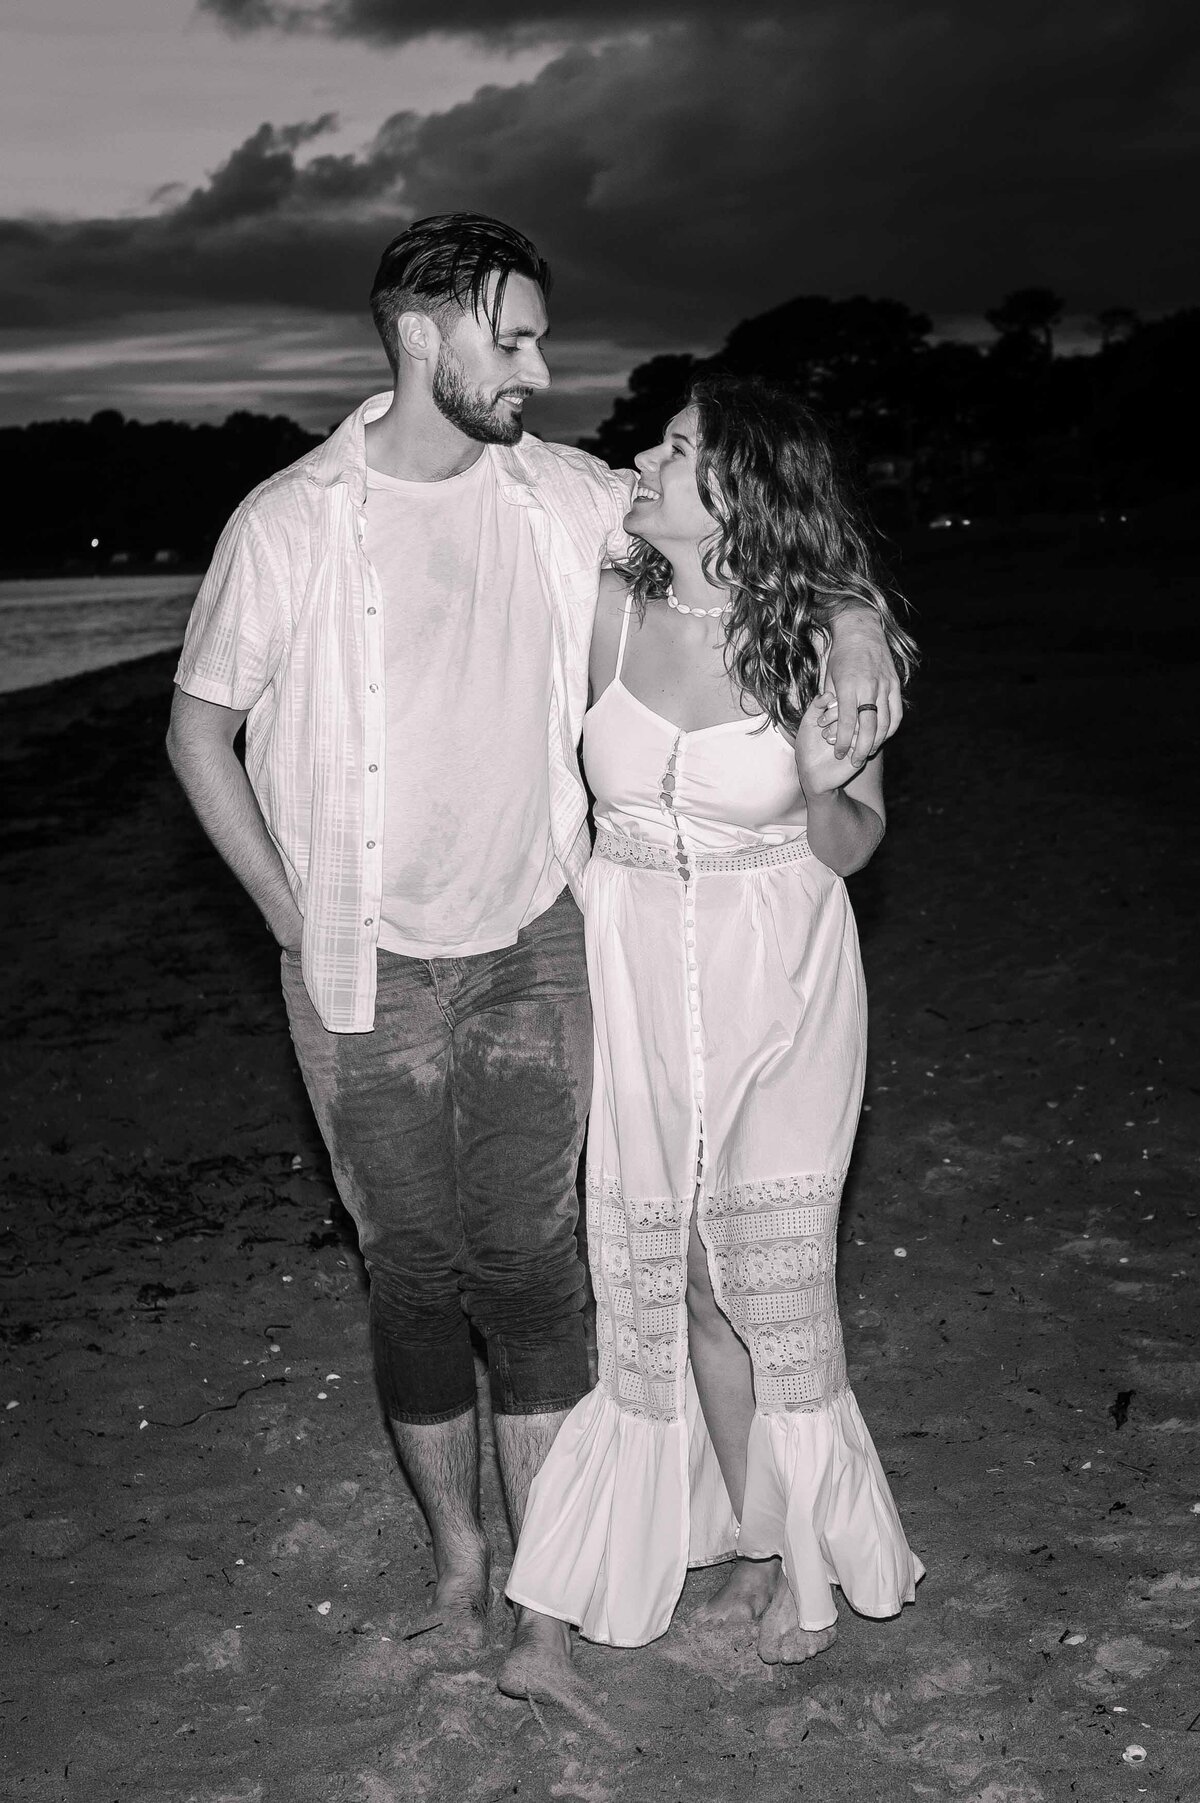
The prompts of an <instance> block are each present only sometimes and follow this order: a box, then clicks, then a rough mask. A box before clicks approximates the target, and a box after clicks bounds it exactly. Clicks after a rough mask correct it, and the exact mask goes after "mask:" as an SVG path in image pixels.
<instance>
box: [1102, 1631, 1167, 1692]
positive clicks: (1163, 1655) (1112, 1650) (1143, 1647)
mask: <svg viewBox="0 0 1200 1803" xmlns="http://www.w3.org/2000/svg"><path fill="white" fill-rule="evenodd" d="M1170 1657H1171V1655H1170V1653H1169V1652H1168V1651H1167V1649H1166V1647H1161V1646H1147V1644H1146V1642H1145V1641H1144V1640H1139V1639H1138V1637H1137V1635H1136V1634H1127V1635H1125V1636H1124V1637H1123V1638H1122V1639H1120V1640H1105V1641H1103V1642H1102V1643H1101V1645H1100V1646H1098V1647H1097V1648H1096V1663H1095V1665H1093V1666H1092V1668H1091V1670H1090V1671H1089V1672H1086V1673H1085V1674H1084V1676H1083V1679H1082V1682H1083V1683H1084V1684H1086V1685H1087V1686H1088V1688H1089V1690H1109V1689H1111V1687H1112V1683H1113V1680H1114V1678H1116V1679H1119V1678H1145V1677H1148V1676H1149V1675H1150V1673H1151V1672H1153V1671H1157V1670H1158V1668H1159V1666H1160V1665H1165V1664H1166V1663H1167V1661H1168V1660H1169V1659H1170Z"/></svg>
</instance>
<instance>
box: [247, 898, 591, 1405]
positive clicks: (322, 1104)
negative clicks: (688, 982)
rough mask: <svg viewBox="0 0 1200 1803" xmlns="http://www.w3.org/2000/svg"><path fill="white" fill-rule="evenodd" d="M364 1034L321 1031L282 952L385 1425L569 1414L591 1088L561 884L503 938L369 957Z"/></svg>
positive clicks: (570, 919)
mask: <svg viewBox="0 0 1200 1803" xmlns="http://www.w3.org/2000/svg"><path fill="white" fill-rule="evenodd" d="M377 957H378V993H377V997H376V1002H375V1024H374V1027H373V1028H372V1029H371V1031H370V1032H369V1033H330V1032H328V1031H327V1030H326V1029H325V1028H324V1027H323V1026H322V1024H321V1020H320V1017H319V1016H318V1014H317V1012H316V1010H315V1008H314V1007H313V1005H312V1002H311V1001H310V1000H309V997H308V992H307V990H306V989H305V987H304V980H303V977H302V976H301V972H300V960H299V957H298V956H297V955H296V954H294V953H289V952H285V953H284V954H283V960H282V970H283V991H284V998H285V1000H286V1003H287V1010H288V1020H289V1023H290V1026H291V1031H292V1041H293V1043H294V1045H295V1047H296V1053H297V1056H298V1058H299V1060H300V1068H301V1070H302V1072H303V1074H304V1082H305V1085H306V1087H307V1089H308V1094H309V1099H310V1100H311V1102H312V1106H313V1112H314V1113H315V1115H316V1117H317V1124H318V1126H319V1127H320V1129H321V1134H322V1136H323V1138H324V1140H325V1144H326V1146H327V1148H328V1150H329V1156H330V1160H331V1162H332V1165H333V1173H334V1178H335V1181H336V1183H337V1187H338V1192H339V1194H340V1196H341V1199H342V1201H343V1203H344V1204H345V1206H346V1208H347V1209H348V1211H349V1213H350V1214H351V1215H352V1216H353V1218H354V1222H355V1225H356V1226H357V1228H358V1239H359V1246H360V1248H361V1250H362V1255H363V1258H364V1260H365V1261H366V1265H367V1269H368V1271H369V1273H370V1281H371V1294H370V1321H371V1346H372V1356H373V1359H374V1366H375V1377H376V1381H377V1383H378V1385H379V1390H380V1394H381V1397H382V1400H383V1403H384V1407H385V1408H386V1410H387V1412H388V1415H389V1417H390V1418H391V1419H392V1420H394V1421H400V1422H438V1421H449V1420H453V1419H455V1418H456V1417H457V1416H459V1415H462V1414H465V1413H466V1412H467V1410H468V1409H470V1408H472V1407H473V1406H474V1402H475V1367H474V1359H473V1356H472V1351H471V1333H470V1325H471V1323H474V1325H475V1326H476V1328H477V1329H478V1331H479V1332H480V1333H481V1334H482V1335H483V1338H484V1340H485V1341H486V1343H487V1352H488V1373H489V1383H490V1388H491V1398H492V1406H493V1408H494V1409H495V1410H497V1412H499V1413H502V1414H509V1415H532V1414H546V1413H550V1412H552V1411H555V1410H558V1409H566V1408H570V1407H572V1406H573V1405H574V1404H575V1403H576V1402H578V1400H579V1398H580V1397H581V1396H583V1395H584V1394H585V1393H586V1391H587V1390H588V1388H589V1379H588V1366H587V1352H586V1346H585V1340H584V1329H583V1315H582V1309H583V1301H584V1294H585V1283H586V1277H585V1273H584V1270H583V1266H582V1264H581V1262H580V1258H579V1251H578V1247H577V1245H576V1240H575V1228H576V1223H577V1216H578V1203H577V1201H576V1193H575V1180H576V1171H577V1167H578V1163H579V1153H580V1148H581V1145H582V1142H583V1129H584V1122H585V1119H586V1114H587V1105H588V1100H589V1097H590V1091H591V1063H592V1037H591V1033H592V1028H591V1010H590V1007H589V1004H588V996H587V969H586V964H585V960H584V949H583V917H582V915H581V914H580V912H579V910H578V908H577V907H576V905H575V902H574V900H573V899H572V897H571V894H570V892H569V891H568V890H564V891H563V893H562V894H561V895H560V896H559V898H558V900H557V901H556V902H555V903H554V904H553V906H552V907H550V908H548V909H547V910H546V912H545V913H544V914H542V915H540V916H539V917H538V918H537V919H536V920H534V921H533V922H531V923H530V925H529V926H527V927H522V929H521V931H520V934H519V936H518V939H517V943H516V944H515V945H512V946H507V947H505V948H504V949H503V950H501V951H495V952H481V953H478V954H476V955H474V956H472V957H465V958H428V959H425V958H407V957H401V956H399V955H398V954H396V953H393V952H385V951H380V952H378V953H377Z"/></svg>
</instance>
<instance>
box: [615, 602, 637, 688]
mask: <svg viewBox="0 0 1200 1803" xmlns="http://www.w3.org/2000/svg"><path fill="white" fill-rule="evenodd" d="M632 614H633V596H632V595H626V597H625V611H624V615H623V616H622V619H621V637H620V640H619V641H618V644H617V667H616V669H615V670H614V671H613V681H614V682H619V681H620V680H621V665H622V664H623V663H624V662H625V641H626V639H627V638H628V637H629V621H630V618H631V616H632Z"/></svg>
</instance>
